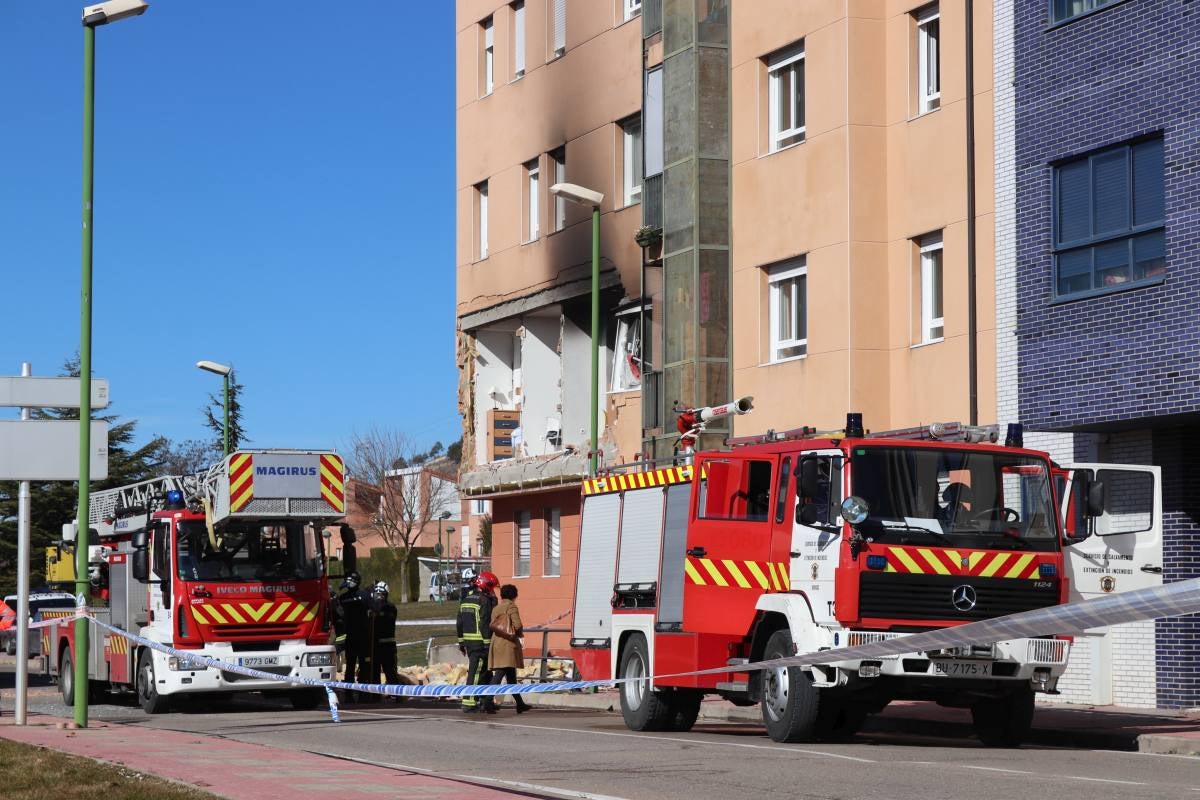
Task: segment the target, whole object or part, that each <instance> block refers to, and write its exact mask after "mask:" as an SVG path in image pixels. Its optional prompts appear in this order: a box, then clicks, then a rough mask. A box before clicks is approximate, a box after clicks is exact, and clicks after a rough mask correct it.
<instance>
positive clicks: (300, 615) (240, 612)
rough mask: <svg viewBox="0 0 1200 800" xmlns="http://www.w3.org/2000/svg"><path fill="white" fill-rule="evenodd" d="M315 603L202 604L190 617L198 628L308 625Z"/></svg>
mask: <svg viewBox="0 0 1200 800" xmlns="http://www.w3.org/2000/svg"><path fill="white" fill-rule="evenodd" d="M319 605H320V604H319V603H317V602H315V601H314V602H310V603H303V602H299V601H296V600H280V601H279V602H270V601H259V602H253V601H251V602H242V603H204V604H201V605H194V606H192V617H193V618H194V619H195V620H196V622H198V623H200V624H201V625H247V624H255V623H257V624H265V623H277V624H285V623H289V622H312V621H313V620H314V619H316V618H317V608H318V607H319Z"/></svg>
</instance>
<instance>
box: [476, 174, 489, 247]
mask: <svg viewBox="0 0 1200 800" xmlns="http://www.w3.org/2000/svg"><path fill="white" fill-rule="evenodd" d="M475 196H476V197H477V198H478V203H479V259H480V260H481V261H482V260H483V259H485V258H487V256H488V182H487V181H483V182H482V183H477V184H475Z"/></svg>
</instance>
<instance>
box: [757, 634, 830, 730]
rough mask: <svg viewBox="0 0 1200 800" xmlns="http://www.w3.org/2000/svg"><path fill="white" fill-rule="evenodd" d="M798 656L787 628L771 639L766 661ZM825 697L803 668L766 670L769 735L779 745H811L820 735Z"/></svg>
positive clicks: (765, 713) (764, 700) (765, 714)
mask: <svg viewBox="0 0 1200 800" xmlns="http://www.w3.org/2000/svg"><path fill="white" fill-rule="evenodd" d="M792 655H794V648H793V646H792V634H791V631H789V630H788V629H787V628H784V629H782V630H778V631H775V632H774V633H772V634H771V638H770V639H768V640H767V649H766V651H765V652H764V653H763V660H764V661H770V660H772V659H776V658H787V657H789V656H792ZM820 701H821V695H820V692H819V690H818V689H816V688H815V687H814V686H813V685H812V679H811V678H810V677H809V676H808V673H807V672H805V671H804V670H802V669H800V667H775V668H774V669H769V670H764V671H763V696H762V717H763V723H764V724H766V726H767V735H769V736H770V737H771V738H772V739H774V740H775V741H777V742H811V741H813V739H815V738H816V734H817V712H818V710H819V707H820Z"/></svg>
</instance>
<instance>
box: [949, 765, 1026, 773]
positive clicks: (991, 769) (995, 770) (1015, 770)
mask: <svg viewBox="0 0 1200 800" xmlns="http://www.w3.org/2000/svg"><path fill="white" fill-rule="evenodd" d="M956 766H959V767H962V768H963V769H981V770H984V771H985V772H1011V773H1012V774H1013V775H1033V774H1034V773H1032V772H1030V771H1029V770H1025V769H1002V768H1000V767H977V766H974V765H972V764H958V765H956Z"/></svg>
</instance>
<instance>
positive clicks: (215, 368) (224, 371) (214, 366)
mask: <svg viewBox="0 0 1200 800" xmlns="http://www.w3.org/2000/svg"><path fill="white" fill-rule="evenodd" d="M196 366H197V367H199V368H200V369H202V370H204V371H205V372H211V373H213V374H215V375H228V374H229V373H231V372H233V367H227V366H225V365H224V364H218V363H217V362H215V361H197V362H196Z"/></svg>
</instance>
